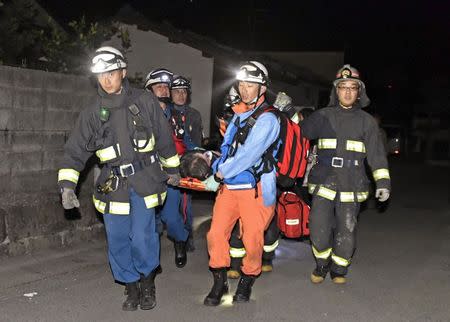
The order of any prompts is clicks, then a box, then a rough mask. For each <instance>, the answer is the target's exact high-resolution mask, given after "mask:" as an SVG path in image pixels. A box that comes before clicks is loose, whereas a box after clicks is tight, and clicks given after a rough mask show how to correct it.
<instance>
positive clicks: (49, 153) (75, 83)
mask: <svg viewBox="0 0 450 322" xmlns="http://www.w3.org/2000/svg"><path fill="white" fill-rule="evenodd" d="M94 95H95V89H94V86H93V85H92V83H91V82H90V81H89V79H88V78H87V77H79V76H70V75H62V74H57V73H49V72H44V71H37V70H30V69H20V68H13V67H7V66H0V255H17V254H22V253H26V252H32V251H33V250H35V249H39V248H42V247H54V246H66V245H70V244H73V243H76V242H77V241H80V240H89V239H91V238H103V228H102V224H101V221H100V220H99V217H98V215H97V213H96V212H95V209H94V208H93V206H92V203H91V201H90V200H91V199H90V198H91V192H92V185H91V184H90V183H91V182H92V180H93V179H92V174H91V171H90V170H89V168H88V169H87V170H86V171H85V172H84V173H82V176H83V178H84V183H81V184H80V185H79V186H80V191H79V196H80V202H81V207H80V209H79V211H69V212H68V211H64V210H63V208H62V206H61V203H60V195H59V192H58V188H57V184H56V182H57V170H58V169H57V167H58V162H59V160H60V159H61V157H62V154H63V146H64V143H65V142H66V140H67V137H68V135H69V134H70V132H71V130H72V128H73V126H74V124H75V122H76V119H77V117H78V113H79V112H80V111H81V110H82V109H83V108H84V107H85V106H86V105H87V104H89V103H90V102H91V101H92V99H93V98H94ZM81 181H82V180H81Z"/></svg>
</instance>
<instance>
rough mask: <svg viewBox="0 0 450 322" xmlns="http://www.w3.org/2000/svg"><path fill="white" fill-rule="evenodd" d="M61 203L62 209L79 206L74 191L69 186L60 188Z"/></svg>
mask: <svg viewBox="0 0 450 322" xmlns="http://www.w3.org/2000/svg"><path fill="white" fill-rule="evenodd" d="M61 199H62V205H63V207H64V209H72V208H78V207H80V202H79V201H78V198H77V195H76V194H75V191H73V189H70V188H63V190H62V195H61Z"/></svg>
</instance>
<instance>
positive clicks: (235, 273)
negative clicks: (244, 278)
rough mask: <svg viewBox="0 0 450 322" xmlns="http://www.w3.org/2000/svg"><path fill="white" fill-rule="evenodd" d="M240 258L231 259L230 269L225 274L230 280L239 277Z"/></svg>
mask: <svg viewBox="0 0 450 322" xmlns="http://www.w3.org/2000/svg"><path fill="white" fill-rule="evenodd" d="M241 266H242V257H231V265H230V269H229V270H228V272H227V276H228V278H230V279H233V280H234V279H238V278H239V277H241Z"/></svg>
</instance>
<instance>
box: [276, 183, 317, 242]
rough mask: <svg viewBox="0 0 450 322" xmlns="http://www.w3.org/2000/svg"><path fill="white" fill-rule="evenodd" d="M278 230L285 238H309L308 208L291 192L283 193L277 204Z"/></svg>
mask: <svg viewBox="0 0 450 322" xmlns="http://www.w3.org/2000/svg"><path fill="white" fill-rule="evenodd" d="M277 215H278V228H280V231H281V232H282V233H283V235H284V236H285V237H287V238H299V237H304V236H309V227H308V221H309V206H308V205H307V204H306V202H304V201H303V200H302V199H301V198H300V197H299V196H297V195H296V194H295V193H293V192H291V191H285V192H283V193H282V194H281V195H280V197H279V198H278V202H277Z"/></svg>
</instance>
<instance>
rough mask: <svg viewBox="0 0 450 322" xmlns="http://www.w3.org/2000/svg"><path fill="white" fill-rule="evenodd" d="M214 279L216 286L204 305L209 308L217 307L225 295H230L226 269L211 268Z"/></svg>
mask: <svg viewBox="0 0 450 322" xmlns="http://www.w3.org/2000/svg"><path fill="white" fill-rule="evenodd" d="M211 272H212V274H213V277H214V285H213V287H212V289H211V292H209V294H208V296H206V298H205V300H204V301H203V303H204V304H205V305H207V306H217V305H219V304H220V300H221V299H222V296H223V294H225V293H228V282H227V270H226V268H224V267H223V268H211Z"/></svg>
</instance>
